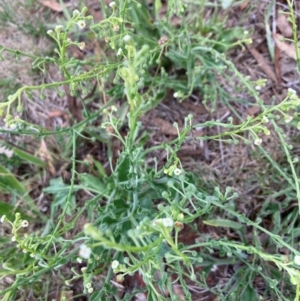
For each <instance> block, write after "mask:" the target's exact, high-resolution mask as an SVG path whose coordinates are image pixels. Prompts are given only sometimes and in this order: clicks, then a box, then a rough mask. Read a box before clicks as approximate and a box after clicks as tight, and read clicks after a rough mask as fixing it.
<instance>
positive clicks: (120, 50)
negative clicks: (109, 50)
mask: <svg viewBox="0 0 300 301" xmlns="http://www.w3.org/2000/svg"><path fill="white" fill-rule="evenodd" d="M122 51H123V50H122V48H119V49H118V52H117V56H119V55H121V54H122Z"/></svg>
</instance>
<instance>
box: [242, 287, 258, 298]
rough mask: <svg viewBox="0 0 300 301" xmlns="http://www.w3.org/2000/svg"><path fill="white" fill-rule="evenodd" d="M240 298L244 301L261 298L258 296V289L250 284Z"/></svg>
mask: <svg viewBox="0 0 300 301" xmlns="http://www.w3.org/2000/svg"><path fill="white" fill-rule="evenodd" d="M239 300H243V301H259V298H258V296H257V293H256V291H255V290H254V289H253V287H252V286H251V285H250V284H248V285H247V286H246V288H245V289H244V291H243V293H242V295H241V296H240V299H239Z"/></svg>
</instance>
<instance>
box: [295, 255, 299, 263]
mask: <svg viewBox="0 0 300 301" xmlns="http://www.w3.org/2000/svg"><path fill="white" fill-rule="evenodd" d="M294 262H295V264H296V265H300V256H299V255H296V256H295V257H294Z"/></svg>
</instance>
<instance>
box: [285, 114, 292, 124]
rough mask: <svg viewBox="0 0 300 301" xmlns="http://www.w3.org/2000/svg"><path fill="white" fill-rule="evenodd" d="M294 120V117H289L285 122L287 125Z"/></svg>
mask: <svg viewBox="0 0 300 301" xmlns="http://www.w3.org/2000/svg"><path fill="white" fill-rule="evenodd" d="M292 120H293V116H289V115H288V116H286V117H285V119H284V122H285V123H290V122H291V121H292Z"/></svg>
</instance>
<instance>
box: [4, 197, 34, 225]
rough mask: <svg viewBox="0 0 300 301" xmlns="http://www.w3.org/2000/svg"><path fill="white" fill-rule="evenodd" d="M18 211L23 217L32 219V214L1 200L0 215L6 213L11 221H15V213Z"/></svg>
mask: <svg viewBox="0 0 300 301" xmlns="http://www.w3.org/2000/svg"><path fill="white" fill-rule="evenodd" d="M17 212H19V213H20V214H21V218H22V219H27V220H31V219H32V218H31V217H30V216H28V215H27V214H25V213H23V212H22V211H20V210H19V209H18V208H16V207H15V206H13V205H10V204H7V203H5V202H1V201H0V217H1V216H3V215H5V216H6V217H7V218H8V219H9V220H10V221H13V220H14V219H15V214H16V213H17Z"/></svg>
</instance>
